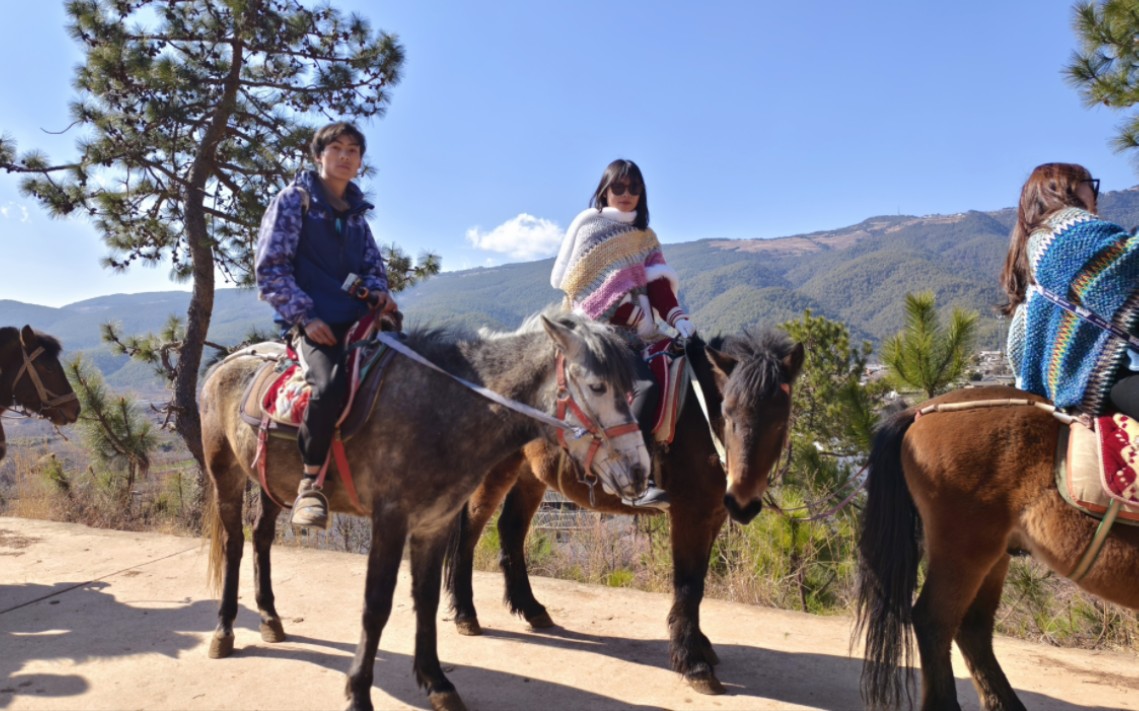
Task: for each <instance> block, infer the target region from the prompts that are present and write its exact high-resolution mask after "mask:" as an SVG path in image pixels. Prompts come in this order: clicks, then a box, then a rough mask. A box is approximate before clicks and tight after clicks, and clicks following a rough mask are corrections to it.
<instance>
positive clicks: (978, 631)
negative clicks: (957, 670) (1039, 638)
mask: <svg viewBox="0 0 1139 711" xmlns="http://www.w3.org/2000/svg"><path fill="white" fill-rule="evenodd" d="M1010 560H1011V558H1010V556H1008V555H1007V554H1006V555H1005V556H1004V557H1003V558H1001V560H1000V561H999V562H998V563H997V564H996V565H994V566H993V568H992V570H990V571H989V574H988V576H987V577H986V578H985V581H984V582H983V583H982V584H981V589H980V590H979V591H978V592H977V597H976V599H974V600H973V604H972V605H971V606H970V607H969V609H968V611H966V613H965V618H964V619H963V620H962V621H961V628H960V629H959V630H957V637H956V639H957V646H958V648H960V649H961V653H962V655H964V657H965V664H966V665H967V666H968V667H969V672H970V674H971V675H972V677H973V686H974V687H975V688H976V689H977V694H978V696H980V697H981V704H982V705H983V706H984V707H985V708H986V709H1006V710H1008V711H1012V710H1014V709H1021V710H1023V709H1024V705H1023V704H1022V703H1020V699H1018V698H1017V697H1016V692H1015V691H1014V690H1013V688H1012V685H1011V684H1009V682H1008V678H1007V677H1005V673H1004V671H1003V670H1002V669H1001V665H1000V664H999V663H998V662H997V658H996V655H994V654H993V626H994V622H995V619H996V615H997V607H998V606H999V605H1000V602H1001V591H1002V590H1003V589H1004V584H1005V575H1007V574H1008V566H1009V561H1010Z"/></svg>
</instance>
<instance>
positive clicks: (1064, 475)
mask: <svg viewBox="0 0 1139 711" xmlns="http://www.w3.org/2000/svg"><path fill="white" fill-rule="evenodd" d="M1061 433H1062V434H1061V438H1060V444H1059V448H1058V451H1057V479H1056V485H1057V487H1058V488H1059V490H1060V495H1061V496H1063V498H1064V500H1065V501H1067V502H1068V503H1069V504H1071V505H1072V506H1075V507H1076V508H1078V509H1080V510H1081V511H1084V512H1085V513H1089V514H1091V515H1093V516H1096V517H1100V518H1102V517H1103V515H1104V514H1105V513H1106V512H1107V509H1108V507H1109V506H1110V505H1111V502H1112V500H1113V499H1115V500H1118V501H1119V502H1120V503H1121V504H1122V506H1121V508H1120V512H1119V515H1118V517H1117V519H1116V520H1117V521H1119V522H1122V523H1127V524H1130V525H1133V526H1139V477H1137V476H1136V471H1135V464H1136V462H1137V461H1139V422H1136V421H1135V420H1133V419H1131V418H1130V417H1127V416H1126V415H1122V414H1119V413H1114V414H1110V415H1105V416H1103V417H1097V418H1095V429H1094V431H1093V430H1092V429H1089V428H1088V427H1086V426H1084V425H1083V424H1080V423H1079V422H1073V423H1072V424H1071V425H1069V428H1068V431H1067V436H1066V437H1065V436H1063V430H1061Z"/></svg>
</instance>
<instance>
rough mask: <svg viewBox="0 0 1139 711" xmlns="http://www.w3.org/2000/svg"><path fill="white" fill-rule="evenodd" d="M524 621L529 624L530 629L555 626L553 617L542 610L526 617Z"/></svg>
mask: <svg viewBox="0 0 1139 711" xmlns="http://www.w3.org/2000/svg"><path fill="white" fill-rule="evenodd" d="M526 623H527V624H529V625H530V629H532V630H544V629H549V628H551V627H557V625H555V624H554V621H553V619H551V618H550V613H548V612H543V613H541V614H538V615H534V616H533V617H527V618H526Z"/></svg>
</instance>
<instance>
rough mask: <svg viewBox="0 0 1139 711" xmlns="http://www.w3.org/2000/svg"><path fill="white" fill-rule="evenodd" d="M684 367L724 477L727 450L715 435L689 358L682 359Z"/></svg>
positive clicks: (726, 468)
mask: <svg viewBox="0 0 1139 711" xmlns="http://www.w3.org/2000/svg"><path fill="white" fill-rule="evenodd" d="M684 367H685V368H687V369H688V379H689V380H691V381H692V392H694V393H695V394H696V402H698V403H700V411H701V412H703V413H704V421H705V422H707V423H708V434H709V435H711V437H712V446H714V447H715V448H716V456H718V457H719V458H720V468H721V469H723V470H724V476H725V477H726V476H727V475H728V452H727V449H726V448H725V447H724V443H723V442H721V441H720V438H719V437H718V436H717V435H716V430H715V429H714V428H713V427H712V416H711V414H709V412H708V401H707V399H706V398H705V397H704V389H703V388H701V387H700V379H699V378H697V377H696V371H695V370H693V369H692V359H691V358H686V359H685V360H684Z"/></svg>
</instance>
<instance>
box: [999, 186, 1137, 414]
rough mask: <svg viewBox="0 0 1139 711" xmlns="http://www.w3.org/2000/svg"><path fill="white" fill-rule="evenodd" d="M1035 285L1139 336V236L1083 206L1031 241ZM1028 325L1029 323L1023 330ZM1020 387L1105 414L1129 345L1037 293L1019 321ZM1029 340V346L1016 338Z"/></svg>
mask: <svg viewBox="0 0 1139 711" xmlns="http://www.w3.org/2000/svg"><path fill="white" fill-rule="evenodd" d="M1028 260H1029V264H1030V269H1031V272H1032V277H1033V281H1035V282H1036V283H1037V284H1039V285H1040V286H1042V287H1044V288H1045V289H1048V290H1049V291H1052V292H1054V293H1056V294H1060V295H1063V296H1065V297H1066V298H1067V299H1068V300H1069V301H1071V302H1072V303H1075V304H1079V305H1082V306H1084V307H1085V308H1087V309H1089V310H1091V311H1093V312H1095V313H1096V314H1099V315H1100V316H1102V317H1104V318H1110V319H1112V320H1113V321H1114V322H1115V323H1116V324H1117V325H1119V326H1120V327H1121V328H1123V329H1125V330H1127V331H1129V332H1132V333H1134V332H1135V326H1136V324H1137V323H1139V238H1137V237H1133V236H1131V235H1130V234H1129V233H1128V232H1127V230H1125V229H1123V228H1122V227H1120V226H1119V225H1115V224H1112V223H1110V222H1107V221H1105V220H1101V219H1099V218H1098V217H1096V216H1095V215H1093V214H1091V213H1089V212H1087V211H1085V210H1081V209H1079V208H1067V209H1064V210H1061V211H1059V212H1057V213H1055V214H1054V215H1052V216H1051V217H1049V218H1048V220H1047V223H1046V226H1045V227H1044V228H1042V229H1039V230H1037V231H1036V232H1033V233H1032V234H1031V235H1030V236H1029V238H1028ZM1021 324H1023V325H1021ZM1012 326H1013V328H1011V329H1010V333H1009V342H1010V347H1009V351H1010V353H1013V352H1017V351H1019V352H1020V362H1019V367H1018V369H1017V376H1018V384H1019V385H1020V386H1021V387H1022V388H1023V389H1025V390H1028V391H1029V392H1034V393H1037V394H1040V395H1044V396H1045V397H1047V398H1049V399H1050V400H1052V402H1054V403H1055V404H1056V405H1057V406H1059V407H1075V406H1078V407H1079V409H1080V410H1081V411H1083V412H1086V413H1088V414H1092V415H1098V414H1101V413H1102V411H1103V409H1104V405H1105V403H1106V402H1107V395H1108V391H1109V390H1110V389H1111V386H1112V385H1113V384H1114V382H1115V379H1116V376H1117V372H1118V370H1119V368H1120V366H1121V364H1122V362H1123V359H1124V356H1125V355H1126V353H1127V344H1126V343H1125V342H1124V341H1123V340H1122V339H1118V338H1112V337H1110V335H1109V334H1108V333H1107V332H1106V331H1103V330H1102V329H1100V328H1097V327H1096V326H1094V325H1093V324H1091V323H1088V322H1087V321H1085V320H1083V319H1080V318H1079V317H1077V316H1075V315H1073V314H1070V313H1068V312H1067V311H1064V310H1063V309H1061V308H1059V307H1057V306H1055V305H1054V304H1052V303H1051V302H1049V301H1048V300H1047V299H1045V298H1044V297H1043V296H1040V295H1039V294H1035V293H1032V292H1030V294H1029V296H1028V300H1027V301H1026V302H1025V303H1024V304H1023V318H1014V321H1013V324H1012ZM1021 334H1022V335H1023V348H1021V346H1020V344H1019V343H1014V340H1019V339H1020V338H1021Z"/></svg>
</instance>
